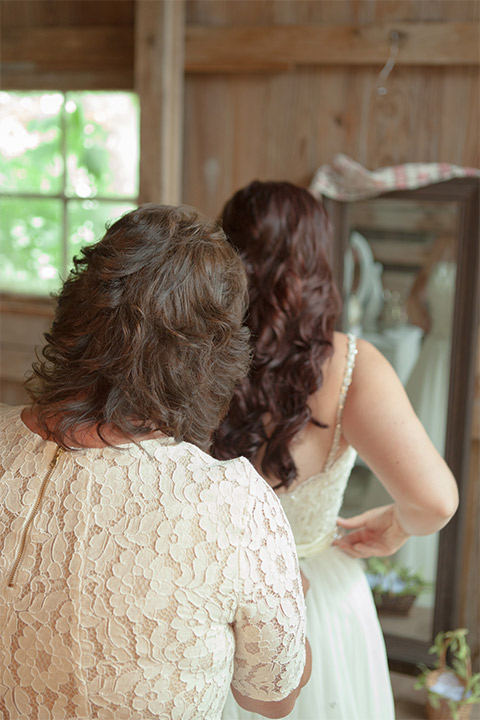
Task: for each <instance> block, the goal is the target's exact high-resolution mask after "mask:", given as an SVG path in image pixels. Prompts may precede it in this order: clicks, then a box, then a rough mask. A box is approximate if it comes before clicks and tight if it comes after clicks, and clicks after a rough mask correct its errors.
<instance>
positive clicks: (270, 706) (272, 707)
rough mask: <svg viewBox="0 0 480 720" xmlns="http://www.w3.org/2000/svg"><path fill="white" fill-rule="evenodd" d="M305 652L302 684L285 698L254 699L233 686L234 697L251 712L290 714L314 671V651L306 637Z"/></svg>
mask: <svg viewBox="0 0 480 720" xmlns="http://www.w3.org/2000/svg"><path fill="white" fill-rule="evenodd" d="M305 652H306V658H305V669H304V671H303V675H302V677H301V680H300V684H299V685H298V687H297V688H296V689H295V690H293V691H292V692H291V693H290V695H288V696H287V697H286V698H283V700H277V701H274V702H264V701H262V700H252V699H251V698H249V697H247V696H246V695H242V694H241V693H239V692H238V690H235V688H234V687H232V694H233V697H234V698H235V700H236V701H237V703H238V704H239V705H240V707H241V708H243V709H244V710H248V711H249V712H255V713H258V714H259V715H263V716H264V717H267V718H283V717H285V715H288V713H290V712H291V711H292V710H293V708H294V706H295V702H296V700H297V698H298V696H299V695H300V690H301V689H302V687H304V685H306V684H307V682H308V680H309V678H310V674H311V672H312V651H311V649H310V643H309V642H308V640H307V639H305Z"/></svg>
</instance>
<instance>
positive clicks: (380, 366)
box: [337, 340, 458, 557]
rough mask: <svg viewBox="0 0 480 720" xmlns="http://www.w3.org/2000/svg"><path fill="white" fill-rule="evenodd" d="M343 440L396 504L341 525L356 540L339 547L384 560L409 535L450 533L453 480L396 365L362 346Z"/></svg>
mask: <svg viewBox="0 0 480 720" xmlns="http://www.w3.org/2000/svg"><path fill="white" fill-rule="evenodd" d="M343 434H344V437H345V439H346V441H347V442H348V443H349V444H351V445H353V447H355V448H356V450H357V451H358V453H359V454H360V456H361V457H362V458H363V459H364V460H365V462H366V463H367V465H368V466H369V467H370V468H371V470H372V471H373V472H374V473H375V475H376V476H377V477H378V479H379V480H380V482H381V483H382V484H383V485H384V487H385V488H386V490H387V491H388V492H389V494H390V495H391V496H392V498H393V500H394V501H395V502H394V504H393V505H388V506H385V507H383V508H375V509H374V510H371V511H367V513H363V514H362V515H361V516H357V518H351V519H350V520H344V521H340V523H339V524H340V525H342V526H343V527H346V528H350V529H355V532H352V533H350V535H348V536H346V537H345V538H342V540H340V541H338V543H337V544H338V546H339V547H341V548H342V549H344V550H347V551H348V550H352V551H353V552H352V553H351V554H356V555H357V556H361V557H366V556H367V555H368V554H383V555H387V554H391V553H392V552H395V551H396V550H397V549H398V548H399V547H401V545H403V543H404V542H405V541H406V539H407V538H408V537H409V535H428V534H429V533H433V532H435V531H437V530H440V529H441V528H442V527H443V526H444V525H446V523H447V522H448V521H449V520H450V518H451V517H452V515H453V514H454V512H455V510H456V508H457V505H458V491H457V486H456V482H455V479H454V477H453V475H452V473H451V472H450V469H449V468H448V466H447V464H446V463H445V461H444V460H443V458H442V457H441V455H440V454H439V453H438V452H437V450H436V448H435V446H434V445H433V443H432V442H431V440H430V438H429V437H428V435H427V433H426V431H425V429H424V428H423V426H422V424H421V422H420V420H419V419H418V418H417V416H416V414H415V412H414V410H413V408H412V406H411V404H410V401H409V399H408V397H407V394H406V392H405V390H404V388H403V386H402V384H401V382H400V380H399V379H398V377H397V375H396V373H395V371H394V370H393V368H392V367H391V365H390V364H389V363H388V361H387V360H386V359H385V358H384V357H383V355H382V354H381V353H380V352H378V350H376V348H374V347H373V346H372V345H371V344H370V343H367V342H365V341H362V340H359V341H358V356H357V363H356V365H355V369H354V373H353V380H352V385H351V388H350V391H349V394H348V397H347V401H346V404H345V411H344V417H343ZM378 541H380V542H378ZM369 542H370V543H373V545H370V546H369ZM357 543H358V545H359V547H357V548H355V547H354V546H355V545H356V544H357ZM382 543H383V544H382ZM375 544H376V546H375ZM373 546H375V547H373ZM370 550H373V551H372V552H370ZM377 550H380V552H376V551H377Z"/></svg>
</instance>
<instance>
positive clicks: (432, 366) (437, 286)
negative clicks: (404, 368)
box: [395, 260, 456, 607]
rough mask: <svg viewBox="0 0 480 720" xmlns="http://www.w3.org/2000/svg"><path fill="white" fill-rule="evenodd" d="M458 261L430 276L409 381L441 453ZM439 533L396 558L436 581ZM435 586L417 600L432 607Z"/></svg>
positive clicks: (444, 263)
mask: <svg viewBox="0 0 480 720" xmlns="http://www.w3.org/2000/svg"><path fill="white" fill-rule="evenodd" d="M455 278H456V264H455V263H453V262H450V261H447V260H441V261H440V262H438V263H437V264H436V265H435V267H434V269H433V271H432V273H431V275H430V278H429V280H428V283H427V287H426V297H427V302H428V306H429V309H430V316H431V321H432V325H431V328H430V332H429V333H428V335H426V337H425V339H424V341H423V345H422V349H421V350H420V355H419V357H418V360H417V363H416V365H415V367H414V368H413V370H412V374H411V375H410V378H409V380H408V383H407V385H406V388H405V389H406V391H407V395H408V397H409V398H410V402H411V403H412V405H413V408H414V410H415V412H416V413H417V415H418V417H419V418H420V420H421V422H422V425H423V426H424V428H425V430H426V431H427V433H428V436H429V438H430V440H431V441H432V442H433V444H434V445H435V447H436V448H437V450H438V452H439V453H440V454H441V455H444V454H445V436H446V429H447V410H448V388H449V383H450V351H451V335H452V323H453V302H454V296H455ZM437 555H438V533H434V534H433V535H427V536H425V537H412V538H410V539H409V540H407V542H406V543H405V545H404V546H403V547H402V548H401V549H400V550H399V551H398V553H397V554H396V556H395V557H396V560H398V561H399V562H400V563H401V564H402V565H406V566H407V567H408V568H409V569H410V570H413V571H414V572H420V573H421V574H422V575H423V577H424V578H425V580H428V581H429V582H431V583H434V582H435V578H436V575H437ZM433 598H434V591H433V589H432V590H431V591H430V592H428V593H425V594H423V595H421V596H420V597H419V598H418V600H417V604H418V605H422V606H424V607H430V606H431V605H432V604H433Z"/></svg>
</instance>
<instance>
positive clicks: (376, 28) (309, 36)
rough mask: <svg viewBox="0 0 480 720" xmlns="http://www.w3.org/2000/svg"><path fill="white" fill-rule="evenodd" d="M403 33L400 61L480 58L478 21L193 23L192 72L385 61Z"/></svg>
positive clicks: (188, 59) (188, 57)
mask: <svg viewBox="0 0 480 720" xmlns="http://www.w3.org/2000/svg"><path fill="white" fill-rule="evenodd" d="M393 31H395V32H398V34H399V36H400V40H399V51H398V57H397V59H396V65H423V66H429V65H440V66H452V65H467V66H468V65H474V66H477V65H479V64H480V52H479V49H480V42H479V25H478V23H462V22H448V23H446V22H440V23H438V22H431V23H425V22H411V23H408V22H392V23H385V24H382V25H368V26H333V25H303V26H298V25H276V26H239V27H210V26H203V27H198V26H194V27H187V29H186V39H185V70H186V71H187V72H192V73H193V72H198V73H202V72H203V73H205V72H254V71H272V72H273V71H282V70H289V69H291V68H293V67H297V66H302V65H303V66H305V65H307V66H318V65H350V66H351V65H377V64H378V65H380V66H383V65H384V63H385V62H386V60H387V58H389V56H390V48H391V33H392V32H393Z"/></svg>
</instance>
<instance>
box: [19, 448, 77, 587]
mask: <svg viewBox="0 0 480 720" xmlns="http://www.w3.org/2000/svg"><path fill="white" fill-rule="evenodd" d="M62 452H64V450H63V448H61V447H57V449H56V450H55V455H54V456H53V458H52V460H51V462H50V467H49V468H48V470H47V474H46V475H45V477H44V478H43V480H42V484H41V485H40V490H39V491H38V495H37V499H36V501H35V504H34V506H33V508H32V510H31V512H30V515H29V516H28V518H27V520H26V522H25V525H24V526H23V532H22V537H21V538H20V548H19V550H18V553H17V557H16V558H15V562H14V563H13V567H12V569H11V570H10V575H9V576H8V583H7V587H13V581H14V579H15V575H16V573H17V570H18V568H19V566H20V563H21V562H22V558H23V554H24V552H25V545H26V542H27V535H28V531H29V530H30V527H31V525H32V523H33V521H34V519H35V515H36V514H37V512H38V509H39V507H40V505H41V503H42V500H43V496H44V494H45V489H46V487H47V483H48V481H49V480H50V478H51V477H52V473H53V471H54V470H55V467H56V465H57V463H58V459H59V457H60V455H61V454H62Z"/></svg>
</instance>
